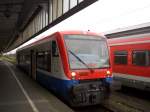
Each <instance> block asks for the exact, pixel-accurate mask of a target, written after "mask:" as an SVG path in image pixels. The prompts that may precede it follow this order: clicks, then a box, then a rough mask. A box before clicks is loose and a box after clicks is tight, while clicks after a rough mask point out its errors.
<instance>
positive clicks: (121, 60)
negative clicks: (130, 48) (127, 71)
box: [114, 51, 128, 64]
mask: <svg viewBox="0 0 150 112" xmlns="http://www.w3.org/2000/svg"><path fill="white" fill-rule="evenodd" d="M127 59H128V52H127V51H115V52H114V63H115V64H127Z"/></svg>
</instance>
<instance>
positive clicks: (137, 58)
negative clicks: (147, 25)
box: [132, 50, 149, 66]
mask: <svg viewBox="0 0 150 112" xmlns="http://www.w3.org/2000/svg"><path fill="white" fill-rule="evenodd" d="M132 63H133V64H134V65H138V66H148V65H149V51H146V50H145V51H142V50H140V51H133V53H132Z"/></svg>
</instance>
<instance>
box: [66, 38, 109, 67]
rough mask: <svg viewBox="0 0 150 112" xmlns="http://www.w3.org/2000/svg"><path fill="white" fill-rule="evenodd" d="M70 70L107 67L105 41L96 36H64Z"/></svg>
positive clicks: (107, 59)
mask: <svg viewBox="0 0 150 112" xmlns="http://www.w3.org/2000/svg"><path fill="white" fill-rule="evenodd" d="M64 38H65V43H66V47H67V50H68V56H69V62H70V67H71V69H87V68H104V67H109V56H108V48H107V44H106V40H105V39H104V38H99V37H96V36H87V35H65V36H64Z"/></svg>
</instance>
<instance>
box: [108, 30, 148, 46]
mask: <svg viewBox="0 0 150 112" xmlns="http://www.w3.org/2000/svg"><path fill="white" fill-rule="evenodd" d="M140 43H150V33H146V34H138V35H131V36H122V37H119V38H112V39H108V44H109V45H110V46H113V45H123V44H140Z"/></svg>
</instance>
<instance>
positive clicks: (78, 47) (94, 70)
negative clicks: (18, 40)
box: [17, 31, 112, 106]
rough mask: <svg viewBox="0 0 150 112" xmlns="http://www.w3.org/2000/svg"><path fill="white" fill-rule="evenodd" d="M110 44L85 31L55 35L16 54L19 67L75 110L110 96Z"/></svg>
mask: <svg viewBox="0 0 150 112" xmlns="http://www.w3.org/2000/svg"><path fill="white" fill-rule="evenodd" d="M108 51H109V50H108V46H107V40H106V38H105V37H103V36H101V35H99V34H96V33H92V32H82V31H66V32H56V33H54V34H52V35H49V36H47V37H45V38H44V39H42V40H39V41H38V42H35V43H33V44H31V45H28V46H26V47H24V48H21V49H19V50H18V51H17V61H18V66H19V67H21V68H22V69H24V70H25V71H27V72H28V73H29V74H30V76H31V77H32V78H33V79H35V80H37V81H38V82H39V83H41V84H42V85H43V86H45V87H46V88H48V89H50V90H52V91H53V92H54V93H56V94H57V95H58V96H60V97H61V98H63V99H64V100H66V101H67V102H69V103H70V104H71V105H72V106H84V105H95V104H99V103H102V102H104V99H105V98H107V97H108V96H109V86H110V83H111V80H112V69H111V66H110V60H109V53H108Z"/></svg>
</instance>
